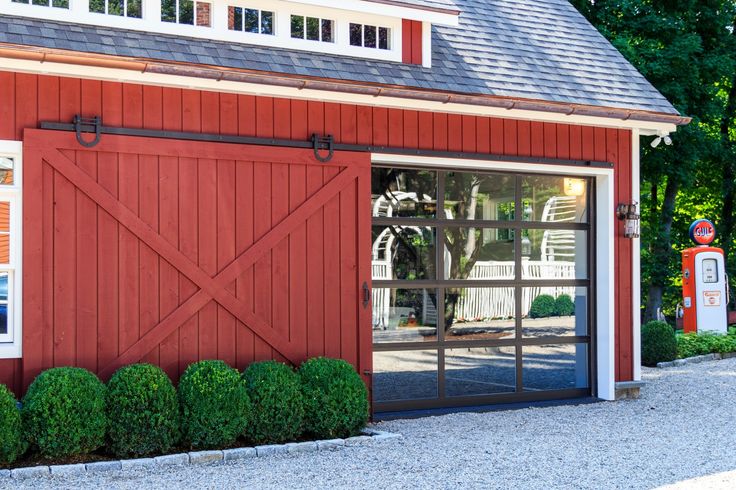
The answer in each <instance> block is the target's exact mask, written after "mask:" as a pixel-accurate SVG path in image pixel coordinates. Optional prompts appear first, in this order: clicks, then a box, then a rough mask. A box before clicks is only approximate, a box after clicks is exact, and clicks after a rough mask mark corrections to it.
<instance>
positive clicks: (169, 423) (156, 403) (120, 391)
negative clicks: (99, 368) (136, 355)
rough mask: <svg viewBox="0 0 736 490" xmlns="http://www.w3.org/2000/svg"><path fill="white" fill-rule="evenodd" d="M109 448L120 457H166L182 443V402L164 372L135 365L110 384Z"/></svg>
mask: <svg viewBox="0 0 736 490" xmlns="http://www.w3.org/2000/svg"><path fill="white" fill-rule="evenodd" d="M107 390H108V391H107V413H108V417H109V420H110V428H109V430H108V432H107V441H108V442H107V447H108V449H109V450H110V451H111V452H112V453H113V454H115V455H116V456H119V457H125V456H145V455H149V454H154V453H165V452H167V451H168V450H170V449H171V448H172V447H173V446H174V445H175V444H176V443H177V442H178V440H179V402H178V399H177V396H176V390H175V389H174V385H173V384H171V380H170V379H169V377H168V376H166V373H164V372H163V371H162V370H161V368H158V367H156V366H152V365H150V364H133V365H131V366H125V367H122V368H120V369H119V370H117V371H116V372H115V374H113V376H112V378H110V381H109V382H108V384H107Z"/></svg>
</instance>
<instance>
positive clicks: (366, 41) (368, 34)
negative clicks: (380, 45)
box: [363, 26, 376, 48]
mask: <svg viewBox="0 0 736 490" xmlns="http://www.w3.org/2000/svg"><path fill="white" fill-rule="evenodd" d="M363 46H365V47H366V48H375V47H376V26H363Z"/></svg>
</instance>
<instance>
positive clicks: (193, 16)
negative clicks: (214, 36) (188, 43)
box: [161, 0, 212, 27]
mask: <svg viewBox="0 0 736 490" xmlns="http://www.w3.org/2000/svg"><path fill="white" fill-rule="evenodd" d="M161 20H162V21H163V22H173V23H176V24H189V25H193V26H204V27H211V26H212V4H210V3H209V2H197V1H194V0H161Z"/></svg>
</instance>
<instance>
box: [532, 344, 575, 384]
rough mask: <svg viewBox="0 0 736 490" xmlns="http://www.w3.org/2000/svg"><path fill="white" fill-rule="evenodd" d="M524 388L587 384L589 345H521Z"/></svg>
mask: <svg viewBox="0 0 736 490" xmlns="http://www.w3.org/2000/svg"><path fill="white" fill-rule="evenodd" d="M522 353H523V356H522V378H523V384H524V391H541V390H565V389H574V388H588V387H589V382H588V345H587V344H558V345H525V346H524V347H522Z"/></svg>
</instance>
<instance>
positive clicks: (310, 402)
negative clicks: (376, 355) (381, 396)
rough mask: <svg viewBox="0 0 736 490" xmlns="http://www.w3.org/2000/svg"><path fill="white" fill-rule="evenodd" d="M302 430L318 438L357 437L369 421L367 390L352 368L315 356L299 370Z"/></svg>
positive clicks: (345, 363)
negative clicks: (302, 415) (302, 406)
mask: <svg viewBox="0 0 736 490" xmlns="http://www.w3.org/2000/svg"><path fill="white" fill-rule="evenodd" d="M299 376H300V377H301V382H302V393H303V395H304V429H305V432H306V433H307V434H309V435H310V436H314V437H317V438H319V439H330V438H334V437H348V436H352V435H355V434H358V433H359V432H360V431H361V429H363V428H364V427H365V425H366V423H367V422H368V390H367V389H366V387H365V384H364V383H363V380H362V379H361V378H360V376H359V375H358V373H357V372H355V369H354V368H353V366H351V365H350V364H349V363H347V362H346V361H344V360H342V359H328V358H325V357H318V358H314V359H310V360H308V361H306V362H305V363H304V364H302V365H301V367H300V368H299Z"/></svg>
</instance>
